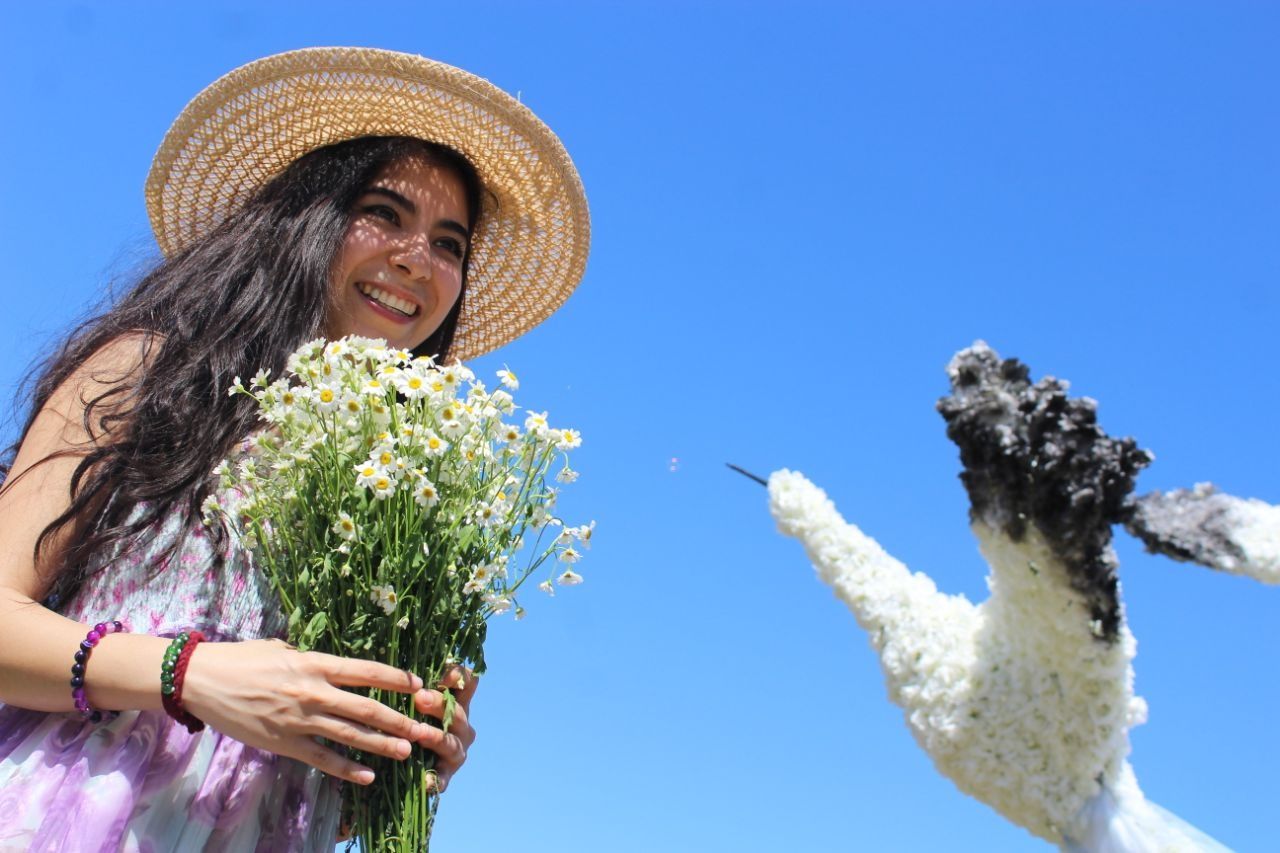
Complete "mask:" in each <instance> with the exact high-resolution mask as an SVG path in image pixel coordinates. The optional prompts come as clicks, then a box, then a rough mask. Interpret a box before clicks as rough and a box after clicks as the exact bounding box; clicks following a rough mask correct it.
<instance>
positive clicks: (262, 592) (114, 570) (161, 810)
mask: <svg viewBox="0 0 1280 853" xmlns="http://www.w3.org/2000/svg"><path fill="white" fill-rule="evenodd" d="M182 534H183V521H182V519H181V517H180V515H179V514H177V513H175V514H174V515H172V516H170V517H169V518H168V519H166V520H165V521H164V522H163V523H161V524H159V525H158V526H157V528H156V529H155V530H154V531H153V532H152V533H151V534H150V535H149V536H148V538H147V540H146V541H145V542H141V543H139V545H138V547H136V548H134V549H132V552H131V553H129V554H128V555H126V556H124V557H123V558H120V559H117V560H114V561H113V562H112V563H111V565H109V566H108V567H107V568H106V569H104V570H103V571H100V572H96V573H94V574H93V575H91V576H90V578H89V580H88V581H86V583H85V585H84V587H83V588H82V589H81V590H80V591H79V592H78V593H77V594H76V595H75V597H74V598H73V599H72V600H71V601H69V602H67V604H66V606H65V607H63V608H61V610H62V612H63V613H64V614H65V615H67V616H69V617H70V618H72V619H76V620H78V621H80V622H83V623H86V624H93V623H95V622H100V621H103V620H108V619H119V620H120V621H122V622H124V623H125V625H126V626H127V627H128V628H129V630H130V631H133V632H145V633H148V634H155V635H158V636H164V637H172V636H176V635H177V634H179V633H180V632H182V631H183V630H189V629H192V628H195V629H198V630H200V631H203V632H204V633H205V635H206V636H207V637H208V638H209V639H211V640H251V639H258V638H261V637H280V636H283V635H284V627H285V625H284V619H283V617H282V615H281V614H280V609H279V606H278V604H277V602H276V598H275V595H274V593H273V592H272V591H271V590H270V588H269V587H268V586H267V585H266V582H265V581H264V580H263V578H262V576H261V574H260V573H258V572H257V571H256V570H255V569H254V567H253V564H252V562H251V561H250V559H249V556H248V553H247V552H246V551H245V550H244V549H243V547H242V546H240V545H239V544H238V543H237V542H235V541H234V539H233V540H232V543H231V544H230V545H229V546H228V550H227V552H226V559H225V560H224V561H223V564H222V567H221V568H217V567H216V564H215V561H214V559H213V545H212V543H211V542H210V540H209V538H208V537H207V536H206V535H205V533H204V531H203V529H200V530H196V531H193V532H192V534H191V535H189V536H187V537H186V541H185V542H184V543H183V544H182V546H181V547H180V549H179V550H178V551H175V552H174V553H173V554H172V555H171V556H170V557H169V559H168V561H167V563H168V564H167V565H164V566H163V567H162V570H161V571H159V572H158V573H156V574H154V576H152V569H153V568H154V567H155V566H156V565H157V562H156V561H157V560H158V559H160V555H161V554H162V553H163V551H164V546H165V545H166V544H167V543H169V542H171V541H174V540H175V539H177V538H179V537H181V536H182ZM67 654H68V658H67V661H68V663H67V666H68V669H69V668H70V665H71V659H70V651H68V653H67ZM88 677H89V678H90V679H92V677H93V661H92V659H90V661H89V667H88ZM156 684H157V689H159V676H158V675H157V682H156ZM69 689H70V688H68V690H69ZM340 812H341V798H340V793H339V789H338V784H337V782H336V781H335V780H334V779H333V778H332V777H328V776H326V775H324V774H323V773H321V772H319V771H318V770H314V769H313V768H311V767H308V766H307V765H305V764H302V763H301V762H298V761H294V760H292V759H287V758H281V757H279V756H276V755H273V754H272V753H269V752H265V751H263V750H259V749H254V748H252V747H248V746H245V745H244V744H242V743H240V742H239V741H236V740H233V739H232V738H229V737H225V736H223V735H222V734H219V733H218V732H215V731H213V730H212V729H208V728H206V729H205V730H203V731H201V732H198V733H197V734H194V735H193V734H189V733H188V732H187V730H186V729H185V728H184V727H183V726H181V725H180V724H178V723H176V722H174V721H173V720H171V719H170V718H169V717H168V716H166V715H165V713H164V712H163V711H126V712H125V713H123V714H121V715H120V716H119V718H117V719H116V720H114V721H112V722H110V723H102V724H98V725H94V724H93V723H88V722H85V721H82V720H81V719H80V717H79V716H78V715H77V714H75V713H65V714H53V713H45V712H41V711H29V710H26V709H23V708H15V707H12V706H6V705H3V704H0V851H13V850H37V851H55V850H56V851H59V853H97V851H128V853H134V851H138V853H162V852H163V851H193V850H210V851H215V850H229V851H248V850H262V851H268V850H269V851H273V853H274V851H319V850H324V851H329V850H333V848H334V844H335V840H334V839H335V837H336V835H337V830H338V823H339V819H340V816H341V815H340Z"/></svg>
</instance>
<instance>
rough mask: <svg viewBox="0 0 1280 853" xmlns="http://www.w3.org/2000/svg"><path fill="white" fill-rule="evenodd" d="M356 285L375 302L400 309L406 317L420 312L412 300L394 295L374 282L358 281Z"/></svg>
mask: <svg viewBox="0 0 1280 853" xmlns="http://www.w3.org/2000/svg"><path fill="white" fill-rule="evenodd" d="M356 287H358V288H360V292H361V293H363V294H364V295H365V296H367V297H369V298H370V299H372V300H373V301H374V302H377V303H379V304H381V305H383V306H385V307H387V308H392V309H394V310H396V311H399V312H400V313H401V314H403V315H405V316H406V317H412V316H413V315H414V314H416V313H418V306H416V305H414V304H413V303H412V302H408V301H406V300H404V299H401V298H400V297H398V296H392V295H391V294H390V293H387V292H386V291H385V290H383V289H382V288H380V287H375V286H374V285H372V284H365V283H364V282H363V281H362V282H360V283H358V284H357V285H356Z"/></svg>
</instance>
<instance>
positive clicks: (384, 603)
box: [369, 586, 400, 614]
mask: <svg viewBox="0 0 1280 853" xmlns="http://www.w3.org/2000/svg"><path fill="white" fill-rule="evenodd" d="M369 598H370V599H371V600H372V601H373V603H374V604H376V605H378V606H379V607H381V608H382V612H383V613H388V614H389V613H393V612H394V611H395V609H396V604H397V603H398V602H399V600H400V599H399V598H398V597H397V596H396V591H395V589H394V588H392V587H391V586H375V587H374V588H373V590H372V591H371V592H370V593H369Z"/></svg>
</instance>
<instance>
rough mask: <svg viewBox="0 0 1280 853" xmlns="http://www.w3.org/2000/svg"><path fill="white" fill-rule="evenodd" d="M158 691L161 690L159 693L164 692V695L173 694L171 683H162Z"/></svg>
mask: <svg viewBox="0 0 1280 853" xmlns="http://www.w3.org/2000/svg"><path fill="white" fill-rule="evenodd" d="M160 692H161V693H163V694H164V695H166V696H172V695H173V685H172V684H162V685H161V686H160Z"/></svg>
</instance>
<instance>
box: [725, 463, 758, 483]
mask: <svg viewBox="0 0 1280 853" xmlns="http://www.w3.org/2000/svg"><path fill="white" fill-rule="evenodd" d="M724 464H726V465H728V466H729V467H730V468H732V469H733V470H735V471H737V472H738V473H739V474H741V475H742V476H744V477H750V478H751V479H753V480H755V481H756V482H757V483H759V484H760V485H762V486H766V487H767V486H768V485H769V481H768V480H766V479H765V478H764V477H757V476H756V475H755V474H752V473H751V472H750V471H746V470H744V469H742V468H739V467H738V466H737V465H734V464H733V463H732V462H726V463H724Z"/></svg>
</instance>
